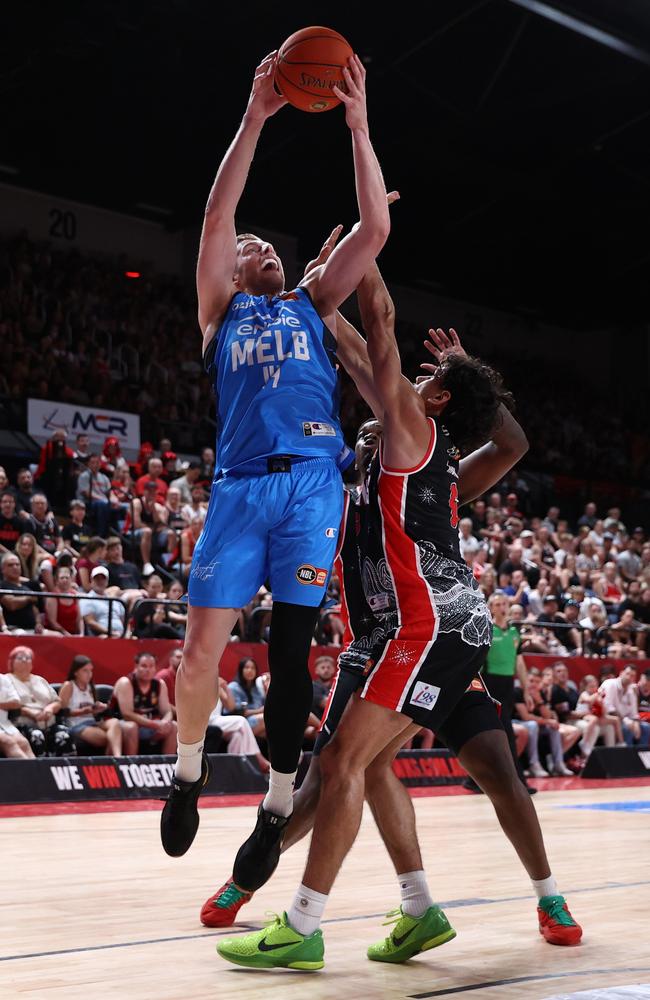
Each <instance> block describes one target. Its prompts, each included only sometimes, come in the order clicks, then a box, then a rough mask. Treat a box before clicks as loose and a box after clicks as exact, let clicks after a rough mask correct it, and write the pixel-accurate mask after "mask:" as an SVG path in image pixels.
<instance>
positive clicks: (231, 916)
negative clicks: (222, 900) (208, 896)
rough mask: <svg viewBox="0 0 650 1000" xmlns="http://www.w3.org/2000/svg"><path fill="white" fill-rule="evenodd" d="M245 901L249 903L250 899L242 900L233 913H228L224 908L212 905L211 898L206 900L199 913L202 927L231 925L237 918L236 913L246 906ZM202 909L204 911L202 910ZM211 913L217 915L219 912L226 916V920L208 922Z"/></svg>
mask: <svg viewBox="0 0 650 1000" xmlns="http://www.w3.org/2000/svg"><path fill="white" fill-rule="evenodd" d="M246 903H250V899H246V900H244V902H243V903H242V904H241V906H238V907H237V909H236V910H235V911H234V912H233V913H229V912H228V911H227V910H224V909H222V908H221V907H218V906H214V904H213V903H212V900H208V902H207V903H204V904H203V908H202V909H201V913H200V914H199V920H200V921H201V923H202V924H203V926H204V927H232V925H233V924H234V923H235V922H236V920H237V914H238V913H239V911H240V910H241V908H242V906H246ZM204 910H205V913H204V912H203V911H204ZM213 914H214V915H216V916H217V917H218V916H219V915H220V914H223V916H225V917H226V921H225V922H222V923H216V924H213V923H210V917H211V916H212V915H213Z"/></svg>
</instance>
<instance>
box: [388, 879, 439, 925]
mask: <svg viewBox="0 0 650 1000" xmlns="http://www.w3.org/2000/svg"><path fill="white" fill-rule="evenodd" d="M397 881H398V882H399V891H400V893H401V895H402V912H403V913H407V914H408V915H409V917H421V916H422V914H423V913H426V911H427V910H428V909H429V907H430V906H433V900H432V898H431V893H430V892H429V886H428V885H427V877H426V875H425V874H424V872H423V871H422V870H420V871H417V872H403V873H402V874H401V875H398V876H397Z"/></svg>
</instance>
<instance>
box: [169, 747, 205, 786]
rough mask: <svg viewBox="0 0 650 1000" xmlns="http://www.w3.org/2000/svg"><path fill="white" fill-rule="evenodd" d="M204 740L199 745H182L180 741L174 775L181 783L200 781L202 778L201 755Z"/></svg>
mask: <svg viewBox="0 0 650 1000" xmlns="http://www.w3.org/2000/svg"><path fill="white" fill-rule="evenodd" d="M203 742H204V741H203V740H199V741H198V743H181V741H180V740H179V741H178V757H177V758H176V767H175V768H174V774H175V775H176V777H177V778H179V780H180V781H198V780H199V778H200V777H201V754H202V753H203Z"/></svg>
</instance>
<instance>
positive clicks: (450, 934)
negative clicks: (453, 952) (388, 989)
mask: <svg viewBox="0 0 650 1000" xmlns="http://www.w3.org/2000/svg"><path fill="white" fill-rule="evenodd" d="M386 916H387V917H388V920H386V921H385V922H384V923H385V924H395V926H394V927H393V929H392V931H391V932H390V936H389V937H387V938H385V939H384V940H383V941H381V942H380V943H379V944H371V945H370V947H369V948H368V958H369V959H371V960H372V961H373V962H406V961H407V960H408V959H409V958H413V956H414V955H417V954H418V953H419V952H421V951H428V949H429V948H437V947H438V945H441V944H444V943H445V941H451V939H452V938H455V937H456V931H455V930H454V928H453V927H452V926H451V924H450V923H449V921H448V920H447V918H446V916H445V915H444V913H443V912H442V910H441V909H440V907H439V906H430V907H429V909H428V910H426V911H425V912H424V913H423V914H422V916H421V917H409V916H408V914H407V913H403V912H402V907H401V906H400V908H399V909H398V910H391V912H390V913H387V914H386Z"/></svg>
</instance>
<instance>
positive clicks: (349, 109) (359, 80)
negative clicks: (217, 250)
mask: <svg viewBox="0 0 650 1000" xmlns="http://www.w3.org/2000/svg"><path fill="white" fill-rule="evenodd" d="M343 76H344V78H345V84H346V87H347V93H344V92H343V91H341V90H339V89H338V88H337V87H334V88H333V89H334V92H335V93H336V96H337V97H338V98H340V100H341V101H342V102H343V104H344V105H345V120H346V122H347V125H348V127H349V129H350V132H351V133H352V155H353V159H354V176H355V182H356V191H357V203H358V206H359V223H358V225H356V226H355V227H354V229H353V230H352V231H351V232H350V233H349V234H348V235H347V236H346V237H345V239H344V240H343V241H342V243H340V244H339V246H337V247H336V249H335V250H334V252H333V253H332V255H331V257H330V258H329V259H328V261H327V262H326V264H325V265H324V266H323V267H322V268H319V269H316V270H314V271H312V272H311V274H310V275H308V276H307V277H306V278H305V279H303V282H302V284H303V285H304V286H305V287H306V288H307V289H308V290H309V293H310V295H311V297H312V299H313V301H314V305H315V306H316V309H317V310H318V312H319V313H320V315H321V317H322V318H323V320H324V321H325V322H326V323H331V324H332V326H333V317H334V313H335V311H336V310H337V309H338V307H339V306H340V305H341V303H342V302H344V301H345V300H346V299H347V297H348V295H351V294H352V292H353V291H354V290H355V288H356V287H357V286H358V284H359V282H360V281H361V279H362V277H363V276H364V274H365V273H366V271H367V270H368V268H369V267H370V265H371V264H372V263H373V261H374V260H375V258H376V257H377V255H378V253H379V252H380V250H381V249H382V247H383V245H384V243H385V242H386V240H387V239H388V234H389V232H390V217H389V214H388V205H387V203H386V188H385V185H384V179H383V177H382V173H381V168H380V166H379V162H378V160H377V157H376V156H375V152H374V150H373V148H372V144H371V142H370V134H369V130H368V113H367V109H366V71H365V68H364V66H363V63H362V62H361V60H360V59H359V57H358V56H356V55H355V56H352V57H351V59H350V61H349V65H348V67H346V68H344V70H343Z"/></svg>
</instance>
